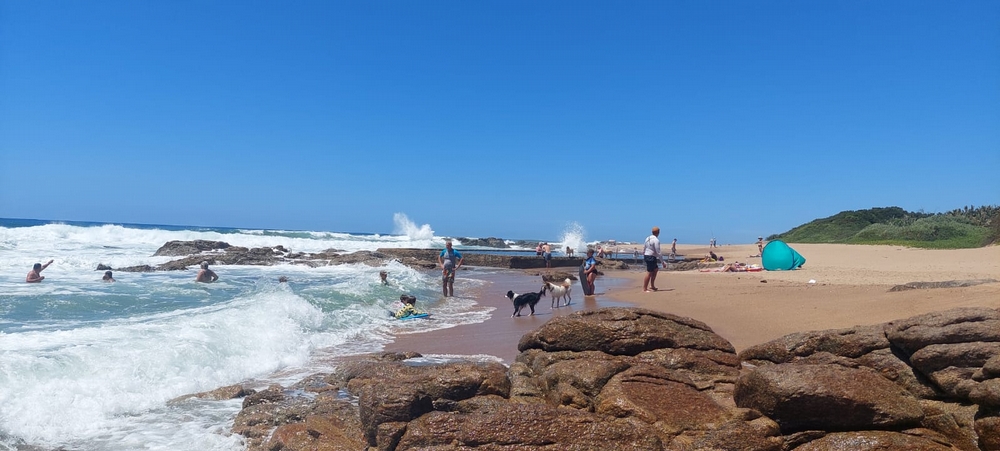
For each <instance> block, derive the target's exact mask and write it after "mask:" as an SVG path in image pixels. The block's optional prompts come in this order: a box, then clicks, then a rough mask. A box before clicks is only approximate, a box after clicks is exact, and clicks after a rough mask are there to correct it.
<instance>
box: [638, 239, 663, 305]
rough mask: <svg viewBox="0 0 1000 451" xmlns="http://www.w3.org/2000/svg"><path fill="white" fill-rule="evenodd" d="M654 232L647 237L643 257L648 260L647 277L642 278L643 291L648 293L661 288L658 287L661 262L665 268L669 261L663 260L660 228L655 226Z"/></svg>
mask: <svg viewBox="0 0 1000 451" xmlns="http://www.w3.org/2000/svg"><path fill="white" fill-rule="evenodd" d="M652 233H653V234H652V235H650V236H648V237H647V238H646V242H645V243H644V244H643V247H642V259H643V261H645V262H646V277H645V278H643V279H642V291H644V292H646V293H649V292H650V291H658V290H659V288H656V273H657V272H658V271H659V268H660V264H662V265H663V267H664V268H666V267H667V262H665V261H664V260H663V254H661V253H660V238H659V236H660V228H659V227H653V231H652Z"/></svg>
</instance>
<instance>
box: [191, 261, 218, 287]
mask: <svg viewBox="0 0 1000 451" xmlns="http://www.w3.org/2000/svg"><path fill="white" fill-rule="evenodd" d="M216 280H219V275H218V274H216V273H215V271H212V270H211V269H208V262H201V271H198V276H197V277H195V278H194V281H195V282H205V283H212V282H215V281H216Z"/></svg>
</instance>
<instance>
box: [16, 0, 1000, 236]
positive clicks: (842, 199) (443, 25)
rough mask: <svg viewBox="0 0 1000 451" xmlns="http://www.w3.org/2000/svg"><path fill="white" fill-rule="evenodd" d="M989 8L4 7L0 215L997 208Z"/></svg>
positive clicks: (562, 223)
mask: <svg viewBox="0 0 1000 451" xmlns="http://www.w3.org/2000/svg"><path fill="white" fill-rule="evenodd" d="M621 3H626V4H625V5H621ZM998 24H1000V2H996V1H968V2H940V1H933V2H923V1H879V2H871V1H838V2H832V1H830V2H824V1H817V2H802V1H777V2H775V1H754V2H744V1H689V2H663V1H655V2H581V1H552V2H522V1H483V2H466V1H434V2H372V1H351V2H336V1H318V2H303V1H292V2H222V1H216V2H204V1H171V2H135V1H123V2H100V1H91V2H65V1H32V2H11V1H8V2H0V217H8V218H33V219H61V220H82V221H108V222H134V223H153V224H176V225H202V226H229V227H248V228H250V227H252V228H277V229H306V230H330V231H350V232H376V233H390V232H393V228H394V224H393V214H394V213H397V212H402V213H405V214H406V215H407V216H408V217H409V218H410V219H411V220H412V221H414V222H415V223H417V224H418V225H419V224H430V226H431V227H432V228H433V229H434V230H435V232H436V233H437V234H438V235H448V236H483V237H485V236H499V237H504V238H538V239H556V238H558V237H559V236H560V234H561V233H562V232H563V231H564V230H565V229H566V228H567V226H568V225H569V224H571V223H574V222H575V223H578V224H580V225H582V226H583V227H584V229H585V230H586V237H585V238H586V239H587V240H603V239H618V240H633V241H635V240H641V239H643V238H644V237H645V236H646V235H647V234H648V232H649V228H650V227H651V226H652V225H659V226H660V227H661V228H663V230H664V233H665V235H666V236H667V237H668V239H669V238H673V237H677V238H679V239H680V241H681V242H684V243H707V242H708V240H709V238H711V237H712V236H713V235H714V236H716V237H717V238H718V240H719V242H721V243H748V242H752V241H754V240H755V239H756V237H757V236H758V235H768V234H771V233H780V232H784V231H786V230H788V229H790V228H792V227H795V226H797V225H799V224H802V223H805V222H808V221H811V220H813V219H816V218H819V217H826V216H830V215H833V214H835V213H837V212H840V211H842V210H856V209H865V208H871V207H886V206H899V207H902V208H904V209H907V210H911V211H916V210H923V211H927V212H939V211H946V210H950V209H953V208H959V207H962V206H965V205H983V204H998V203H1000V177H998V172H1000V171H998V170H1000V25H998Z"/></svg>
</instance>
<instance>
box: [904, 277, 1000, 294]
mask: <svg viewBox="0 0 1000 451" xmlns="http://www.w3.org/2000/svg"><path fill="white" fill-rule="evenodd" d="M997 282H1000V281H998V280H996V279H972V280H946V281H944V282H910V283H904V284H902V285H896V286H894V287H892V288H890V289H889V291H906V290H926V289H929V288H958V287H973V286H976V285H983V284H987V283H997Z"/></svg>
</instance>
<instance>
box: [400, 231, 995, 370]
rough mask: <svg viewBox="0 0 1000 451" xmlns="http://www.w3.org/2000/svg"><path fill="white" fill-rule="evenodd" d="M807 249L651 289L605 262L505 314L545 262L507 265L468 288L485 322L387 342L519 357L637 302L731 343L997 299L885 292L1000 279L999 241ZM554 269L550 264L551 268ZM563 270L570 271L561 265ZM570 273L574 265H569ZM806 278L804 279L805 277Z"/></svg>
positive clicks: (635, 270)
mask: <svg viewBox="0 0 1000 451" xmlns="http://www.w3.org/2000/svg"><path fill="white" fill-rule="evenodd" d="M792 247H793V248H794V249H795V250H797V251H798V252H799V253H800V254H802V255H803V256H804V257H805V258H806V264H805V265H804V266H803V267H802V268H801V269H799V270H794V271H763V272H756V273H753V272H743V273H720V272H701V271H697V270H695V271H660V273H659V275H658V277H657V282H656V284H657V286H658V287H659V288H660V291H658V292H651V293H645V292H643V291H642V280H643V276H644V275H645V268H644V267H642V265H641V264H640V265H632V266H631V267H630V268H629V269H627V270H604V273H605V275H604V276H603V277H600V278H598V280H597V284H596V285H597V293H596V294H595V296H588V297H584V296H583V292H582V290H581V289H580V285H579V283H576V284H574V287H573V302H572V304H571V305H569V306H568V307H561V308H556V309H552V308H550V300H549V298H548V297H545V298H543V300H542V302H540V303H539V304H538V306H537V307H536V315H535V316H533V317H519V318H510V315H511V313H512V310H513V308H512V307H511V305H510V302H509V301H508V300H507V298H505V297H504V294H505V293H506V292H507V290H511V289H512V290H514V291H516V292H519V293H522V292H526V291H530V290H537V289H538V288H539V286H540V285H541V278H540V276H541V274H543V273H544V271H545V270H532V271H509V272H503V273H500V274H492V275H488V276H485V277H484V276H478V275H477V274H476V271H475V270H471V271H468V272H465V273H464V274H460V276H462V277H480V278H483V279H486V280H488V281H489V282H490V283H489V284H487V285H486V286H485V287H483V288H482V289H480V290H479V291H477V292H475V293H473V294H472V295H473V296H474V297H475V298H476V299H477V301H478V302H480V303H481V304H483V305H488V306H493V307H496V310H495V311H494V312H493V315H492V317H491V318H490V319H489V320H487V321H486V322H484V323H481V324H474V325H466V326H459V327H454V328H451V329H445V330H438V331H433V332H427V333H418V334H407V335H400V336H399V337H398V338H397V340H396V341H395V342H394V343H392V344H390V345H389V346H388V347H387V349H388V350H394V351H416V352H420V353H423V354H446V355H483V354H485V355H493V356H497V357H500V358H502V359H503V360H504V361H505V362H506V363H510V362H513V360H514V358H515V357H516V356H517V354H518V351H517V343H518V341H519V340H520V338H521V336H522V335H524V334H525V333H526V332H528V331H531V330H534V329H535V328H537V327H539V326H541V325H542V324H544V323H545V322H546V321H548V320H550V319H552V318H554V317H558V316H561V315H566V314H569V313H572V312H574V311H579V310H584V309H595V308H600V307H608V306H636V307H643V308H649V309H653V310H657V311H662V312H667V313H672V314H676V315H680V316H686V317H690V318H694V319H696V320H699V321H702V322H704V323H706V324H708V325H709V326H710V327H711V328H712V329H713V330H714V331H715V332H716V333H718V334H719V335H721V336H722V337H724V338H726V339H728V340H729V341H730V342H731V343H732V344H733V346H735V347H736V350H737V351H739V350H742V349H745V348H747V347H748V346H751V345H755V344H759V343H764V342H766V341H769V340H773V339H776V338H779V337H782V336H784V335H787V334H790V333H794V332H802V331H810V330H823V329H838V328H844V327H851V326H855V325H867V324H876V323H881V322H886V321H891V320H894V319H901V318H906V317H909V316H913V315H918V314H922V313H927V312H932V311H939V310H947V309H950V308H955V307H971V306H978V307H991V308H1000V283H986V284H981V285H976V286H971V287H957V288H930V289H917V290H907V291H897V292H890V291H889V290H890V288H892V287H893V286H895V285H901V284H906V283H910V282H943V281H952V280H974V279H995V280H1000V246H991V247H987V248H980V249H959V250H924V249H911V248H904V247H899V246H856V245H841V244H792ZM708 251H709V248H708V247H707V246H693V245H678V253H680V254H682V255H685V256H703V255H707V254H708ZM714 251H715V252H716V254H718V255H721V256H723V257H725V259H726V261H727V262H734V261H739V262H745V263H749V264H753V263H757V264H760V258H759V257H752V256H753V255H756V254H757V247H756V245H755V244H747V245H724V246H720V247H718V248H716V249H714ZM553 271H556V270H555V269H554V270H553ZM567 272H570V271H567ZM574 272H575V270H574ZM811 281H812V282H811Z"/></svg>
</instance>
